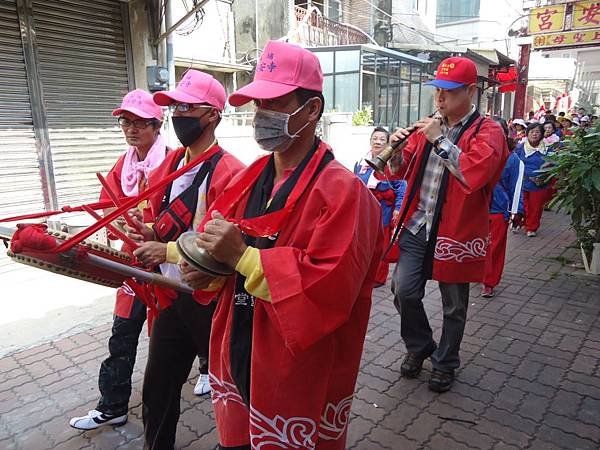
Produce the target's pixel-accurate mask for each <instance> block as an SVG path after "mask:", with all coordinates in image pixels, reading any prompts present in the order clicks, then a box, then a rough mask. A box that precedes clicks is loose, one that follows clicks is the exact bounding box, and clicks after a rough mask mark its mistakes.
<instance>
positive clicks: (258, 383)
mask: <svg viewBox="0 0 600 450" xmlns="http://www.w3.org/2000/svg"><path fill="white" fill-rule="evenodd" d="M322 87H323V75H322V72H321V68H320V65H319V60H318V59H317V58H316V56H315V55H314V54H313V53H311V52H310V51H308V50H306V49H303V48H301V47H298V46H295V45H292V44H288V43H284V42H274V41H271V42H269V43H268V44H267V46H266V47H265V49H264V51H263V53H262V56H261V58H260V60H259V61H258V64H257V66H256V74H255V77H254V81H253V82H252V83H250V84H249V85H247V86H245V87H243V88H242V89H240V90H239V91H238V92H236V93H234V94H233V95H231V97H230V98H229V102H230V104H232V105H234V106H239V105H243V104H245V103H247V102H249V101H254V102H255V104H256V106H257V109H256V113H255V118H254V136H255V139H256V141H257V142H258V144H259V146H260V147H261V148H262V149H264V150H267V151H270V152H272V154H271V155H268V156H265V157H263V158H260V159H259V160H257V161H256V162H255V163H253V164H252V165H251V166H250V167H248V168H247V169H246V170H244V171H243V172H242V173H240V174H239V175H238V177H236V179H235V180H234V181H233V182H232V183H231V184H230V185H229V186H228V187H227V189H226V190H225V191H224V193H223V194H222V195H221V196H220V197H219V198H218V199H217V200H216V202H215V204H214V205H213V208H212V210H211V215H210V217H208V214H207V217H206V219H205V221H204V223H203V224H201V225H200V227H199V230H202V231H203V232H202V233H200V235H199V238H198V240H197V244H198V245H199V246H201V247H203V248H205V249H206V250H208V252H209V253H210V254H211V255H212V256H213V257H214V258H215V259H216V260H218V261H220V262H223V263H226V264H228V265H229V266H231V267H232V268H235V271H236V272H235V273H234V275H232V276H230V277H227V278H225V279H224V282H225V283H224V286H223V287H222V289H221V290H220V292H219V294H218V297H217V299H218V305H217V309H216V311H215V315H214V318H213V329H212V333H211V343H210V380H211V387H212V397H213V404H214V408H215V413H216V419H217V429H218V432H219V438H220V448H222V449H250V448H275V447H276V448H292V447H293V448H303V449H315V448H318V449H323V450H328V449H340V450H341V449H344V448H345V442H346V428H347V424H348V414H349V411H350V407H351V403H352V397H353V392H354V386H355V382H356V376H357V374H358V367H359V363H360V356H361V352H362V346H363V342H364V337H365V332H366V328H367V323H368V320H369V311H370V307H371V293H372V289H373V285H374V278H375V273H376V271H377V268H378V266H379V260H380V257H381V253H382V250H383V249H382V245H381V242H382V238H383V234H382V233H383V232H382V227H381V213H380V208H379V205H378V203H377V201H376V200H375V198H374V197H373V196H372V195H371V194H370V193H369V191H368V189H367V188H366V186H365V185H364V184H363V183H362V182H361V181H360V180H359V179H358V178H356V177H355V176H354V175H353V174H352V173H351V172H349V171H348V170H347V169H345V168H344V167H343V166H342V165H341V164H340V163H338V162H337V161H336V160H335V159H334V157H333V154H332V152H331V149H330V147H329V146H328V145H327V144H326V143H324V142H322V141H321V140H320V139H319V138H317V137H316V136H315V129H316V126H317V122H318V120H319V118H320V116H321V114H322V111H323V95H322ZM182 269H183V272H184V276H183V279H184V281H186V282H187V283H188V284H190V285H191V286H192V287H194V288H195V289H207V286H208V284H209V283H211V282H212V283H213V284H214V280H213V279H212V278H211V277H209V276H207V275H203V274H202V273H200V272H197V271H194V270H193V269H192V268H191V267H190V266H188V265H186V264H182ZM194 296H195V297H196V298H198V299H202V298H204V299H206V300H208V299H210V298H211V294H210V293H209V292H207V291H206V290H205V291H202V290H198V291H195V292H194Z"/></svg>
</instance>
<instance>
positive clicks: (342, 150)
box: [216, 121, 373, 170]
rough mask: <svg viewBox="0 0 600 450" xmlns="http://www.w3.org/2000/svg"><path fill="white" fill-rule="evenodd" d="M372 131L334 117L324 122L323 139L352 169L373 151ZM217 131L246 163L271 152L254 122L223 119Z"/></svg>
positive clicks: (233, 151) (236, 155)
mask: <svg viewBox="0 0 600 450" xmlns="http://www.w3.org/2000/svg"><path fill="white" fill-rule="evenodd" d="M372 131H373V127H354V126H352V125H351V124H350V122H349V121H334V122H332V123H325V124H324V126H323V140H324V141H325V142H327V143H328V144H329V145H331V148H332V149H333V153H334V154H335V158H336V159H337V160H338V161H340V162H341V163H342V164H343V165H344V166H345V167H347V168H348V169H350V170H352V169H353V167H354V163H355V162H356V161H359V160H360V159H362V158H363V157H364V156H365V154H366V153H367V152H368V151H369V139H370V137H371V132H372ZM216 135H217V138H218V140H219V145H221V146H222V147H223V148H224V149H225V150H227V151H228V152H230V153H231V154H233V155H234V156H235V157H236V158H238V159H239V160H240V161H242V162H243V163H244V164H246V165H249V164H251V163H252V162H253V161H255V160H256V159H257V158H258V157H260V156H262V155H265V154H267V153H266V152H263V151H262V150H260V148H258V145H257V144H256V142H255V141H254V138H253V137H252V126H250V125H246V126H232V125H229V124H227V123H221V124H220V125H219V126H218V127H217V130H216Z"/></svg>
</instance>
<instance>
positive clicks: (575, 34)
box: [533, 28, 600, 49]
mask: <svg viewBox="0 0 600 450" xmlns="http://www.w3.org/2000/svg"><path fill="white" fill-rule="evenodd" d="M599 43H600V28H598V29H594V30H585V31H566V32H564V33H552V34H543V35H539V36H535V37H534V38H533V48H534V49H540V48H549V47H565V46H577V45H585V44H599Z"/></svg>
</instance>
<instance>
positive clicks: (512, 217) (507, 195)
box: [481, 117, 525, 298]
mask: <svg viewBox="0 0 600 450" xmlns="http://www.w3.org/2000/svg"><path fill="white" fill-rule="evenodd" d="M493 119H494V120H495V121H496V122H498V123H499V124H500V125H501V126H502V128H503V129H504V131H505V132H506V135H507V137H508V126H507V125H506V122H505V121H504V119H502V118H500V117H494V118H493ZM511 141H512V140H509V145H508V147H509V148H510V149H511V150H512V148H513V147H514V144H513V143H512V142H511ZM524 174H525V164H523V162H522V161H521V160H520V159H519V157H518V156H517V155H516V154H515V153H511V154H510V155H509V157H508V159H507V160H506V164H505V165H504V169H503V170H502V175H501V177H500V180H498V184H496V186H495V187H494V192H493V194H492V201H491V203H490V245H489V247H488V250H487V261H486V265H485V274H484V277H483V290H482V291H481V296H482V297H486V298H491V297H493V296H494V288H495V287H496V286H498V283H500V279H501V278H502V271H503V270H504V260H505V257H506V234H507V231H508V226H509V224H511V223H512V224H513V225H517V224H519V223H520V222H521V220H522V217H523V213H524V210H523V189H522V188H523V177H524Z"/></svg>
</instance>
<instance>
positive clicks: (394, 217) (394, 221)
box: [392, 209, 400, 228]
mask: <svg viewBox="0 0 600 450" xmlns="http://www.w3.org/2000/svg"><path fill="white" fill-rule="evenodd" d="M398 217H400V210H397V209H396V210H394V212H393V213H392V227H394V228H395V227H396V225H398Z"/></svg>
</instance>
